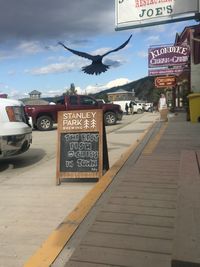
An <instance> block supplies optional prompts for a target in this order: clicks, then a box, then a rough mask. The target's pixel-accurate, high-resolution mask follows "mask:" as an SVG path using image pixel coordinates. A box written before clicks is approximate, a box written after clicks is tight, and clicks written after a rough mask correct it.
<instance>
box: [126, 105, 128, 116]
mask: <svg viewBox="0 0 200 267" xmlns="http://www.w3.org/2000/svg"><path fill="white" fill-rule="evenodd" d="M125 110H126V115H128V103H126V105H125Z"/></svg>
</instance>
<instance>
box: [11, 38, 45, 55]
mask: <svg viewBox="0 0 200 267" xmlns="http://www.w3.org/2000/svg"><path fill="white" fill-rule="evenodd" d="M16 50H17V51H19V52H23V53H26V54H36V53H38V52H41V51H43V50H44V49H43V48H42V47H41V45H40V43H39V42H37V41H34V42H33V41H32V42H21V43H20V44H19V45H18V46H17V47H16Z"/></svg>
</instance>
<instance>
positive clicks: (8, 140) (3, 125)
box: [0, 98, 32, 158]
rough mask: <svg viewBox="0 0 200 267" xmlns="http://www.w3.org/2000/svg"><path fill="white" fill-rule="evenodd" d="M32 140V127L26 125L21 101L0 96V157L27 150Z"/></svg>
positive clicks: (26, 121)
mask: <svg viewBox="0 0 200 267" xmlns="http://www.w3.org/2000/svg"><path fill="white" fill-rule="evenodd" d="M31 142H32V128H31V127H30V126H29V125H28V120H27V117H26V115H25V111H24V105H23V103H22V102H21V101H18V100H12V99H5V98H0V158H6V157H10V156H14V155H18V154H21V153H23V152H25V151H27V150H28V149H29V147H30V144H31Z"/></svg>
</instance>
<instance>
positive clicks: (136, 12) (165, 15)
mask: <svg viewBox="0 0 200 267" xmlns="http://www.w3.org/2000/svg"><path fill="white" fill-rule="evenodd" d="M199 3H200V0H115V21H116V23H115V24H116V30H123V29H134V28H137V27H140V28H141V27H146V26H153V25H159V24H163V23H169V22H175V21H182V20H189V19H199V15H200V4H199Z"/></svg>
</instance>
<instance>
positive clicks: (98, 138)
mask: <svg viewBox="0 0 200 267" xmlns="http://www.w3.org/2000/svg"><path fill="white" fill-rule="evenodd" d="M57 129H58V130H57V131H58V146H57V174H56V184H57V185H58V184H60V183H61V182H62V180H66V181H67V180H69V181H71V180H73V181H74V180H75V179H76V180H80V179H81V180H82V179H88V178H97V179H99V178H101V177H102V175H103V111H102V110H101V109H91V110H73V111H60V112H58V128H57Z"/></svg>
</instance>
